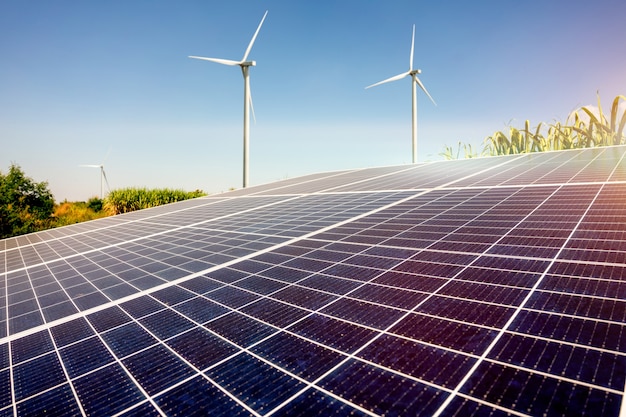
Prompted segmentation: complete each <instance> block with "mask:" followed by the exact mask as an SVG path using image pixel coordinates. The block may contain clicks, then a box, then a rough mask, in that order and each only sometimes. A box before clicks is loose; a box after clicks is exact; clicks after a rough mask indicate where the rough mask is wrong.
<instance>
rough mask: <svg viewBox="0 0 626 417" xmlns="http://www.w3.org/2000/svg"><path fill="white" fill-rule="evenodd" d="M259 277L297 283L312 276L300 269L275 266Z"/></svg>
mask: <svg viewBox="0 0 626 417" xmlns="http://www.w3.org/2000/svg"><path fill="white" fill-rule="evenodd" d="M259 275H261V276H264V277H268V278H273V279H276V280H279V281H283V282H297V281H300V280H301V279H303V278H305V277H307V276H309V275H311V274H310V273H309V272H307V271H301V270H299V269H294V268H287V267H284V266H275V267H273V268H270V269H267V270H265V271H263V272H261V273H259Z"/></svg>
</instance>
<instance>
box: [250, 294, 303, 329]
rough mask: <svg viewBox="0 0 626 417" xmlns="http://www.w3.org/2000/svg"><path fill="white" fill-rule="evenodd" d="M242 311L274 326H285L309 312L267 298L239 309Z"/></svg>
mask: <svg viewBox="0 0 626 417" xmlns="http://www.w3.org/2000/svg"><path fill="white" fill-rule="evenodd" d="M241 311H242V312H243V313H246V314H249V315H251V316H253V317H255V318H257V319H259V320H260V321H262V322H265V323H269V324H272V325H274V326H276V327H281V328H283V327H285V326H288V325H290V324H291V323H293V322H295V321H296V320H299V319H301V318H302V317H304V316H306V315H308V314H309V312H308V311H306V310H302V309H300V308H298V307H294V306H290V305H288V304H285V303H281V302H279V301H274V300H272V299H269V298H262V299H261V300H259V301H257V302H255V303H252V304H250V305H247V306H246V307H243V308H242V309H241Z"/></svg>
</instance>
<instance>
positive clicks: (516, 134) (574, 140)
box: [440, 94, 626, 159]
mask: <svg viewBox="0 0 626 417" xmlns="http://www.w3.org/2000/svg"><path fill="white" fill-rule="evenodd" d="M622 100H623V101H625V102H626V97H625V96H623V95H618V96H616V97H615V99H613V103H612V106H611V112H610V116H609V117H608V118H607V116H606V115H605V113H604V112H603V111H602V105H601V103H600V95H599V94H598V109H597V112H594V109H592V108H589V107H586V106H585V107H581V108H580V109H578V110H576V111H574V112H573V113H572V114H571V115H570V117H569V118H568V120H567V122H566V124H562V123H561V122H555V123H553V124H550V125H546V126H547V131H546V126H544V124H543V123H539V124H538V125H537V126H536V127H535V128H534V129H531V127H530V121H529V120H526V122H525V124H524V128H523V129H521V130H520V129H517V128H515V127H512V126H509V132H508V135H507V134H506V133H504V132H502V131H497V132H495V133H494V134H493V135H491V136H488V137H487V138H485V140H484V142H483V149H482V152H481V153H480V155H481V156H496V155H511V154H520V153H530V152H544V151H555V150H564V149H579V148H590V147H598V146H610V145H621V144H626V135H625V133H624V129H625V127H626V108H625V109H624V110H621V109H620V105H621V103H622ZM544 132H545V134H544ZM461 149H464V150H465V158H472V157H476V156H478V155H477V154H476V153H472V152H471V145H463V144H462V143H461V142H459V144H458V151H457V152H456V153H455V152H454V150H453V148H452V147H450V146H446V147H445V149H444V152H442V153H441V154H440V155H442V156H443V157H444V158H445V159H458V158H459V156H460V151H461ZM468 149H469V150H470V152H469V153H468Z"/></svg>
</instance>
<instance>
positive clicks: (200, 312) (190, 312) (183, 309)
mask: <svg viewBox="0 0 626 417" xmlns="http://www.w3.org/2000/svg"><path fill="white" fill-rule="evenodd" d="M174 309H175V310H176V311H178V312H180V313H182V314H184V315H185V316H187V317H189V318H190V319H192V320H193V321H195V322H196V323H199V324H204V323H206V322H207V321H209V320H213V319H214V318H215V317H219V316H221V315H223V314H226V313H228V312H229V311H230V310H229V309H227V308H226V307H222V306H221V305H219V304H216V303H214V302H212V301H209V300H207V299H205V298H202V297H196V298H192V299H191V300H189V301H185V302H184V303H180V304H178V305H177V306H175V307H174Z"/></svg>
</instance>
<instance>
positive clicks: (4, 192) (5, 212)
mask: <svg viewBox="0 0 626 417" xmlns="http://www.w3.org/2000/svg"><path fill="white" fill-rule="evenodd" d="M53 208H54V198H53V197H52V193H51V192H50V191H49V190H48V183H46V182H39V183H38V182H35V181H33V180H32V179H31V178H29V177H27V176H26V175H25V174H24V171H22V169H21V168H20V167H19V166H18V165H15V164H12V165H11V167H10V168H9V172H8V173H7V174H6V175H5V174H3V173H2V172H0V239H2V238H7V237H11V236H16V235H21V234H25V233H31V232H36V231H38V230H41V229H45V228H47V227H50V224H51V221H52V220H51V215H52V210H53Z"/></svg>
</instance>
